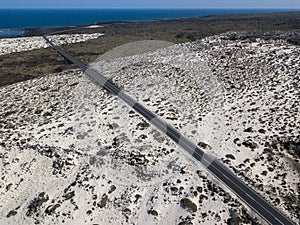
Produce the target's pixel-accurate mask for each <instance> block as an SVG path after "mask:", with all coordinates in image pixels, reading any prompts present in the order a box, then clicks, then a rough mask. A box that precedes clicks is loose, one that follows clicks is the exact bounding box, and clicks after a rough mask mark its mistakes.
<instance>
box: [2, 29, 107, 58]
mask: <svg viewBox="0 0 300 225" xmlns="http://www.w3.org/2000/svg"><path fill="white" fill-rule="evenodd" d="M103 35H104V34H100V33H95V34H62V35H51V36H50V37H51V39H52V40H53V41H55V43H56V44H57V45H63V44H71V43H78V42H84V41H87V40H89V39H95V38H98V37H101V36H103ZM48 47H49V45H47V43H45V40H44V39H43V37H30V38H28V37H21V38H3V39H0V55H5V54H9V53H13V52H22V51H29V50H33V49H39V48H48Z"/></svg>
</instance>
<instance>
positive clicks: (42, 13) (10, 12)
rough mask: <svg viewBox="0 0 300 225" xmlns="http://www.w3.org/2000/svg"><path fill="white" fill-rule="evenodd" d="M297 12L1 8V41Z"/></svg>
mask: <svg viewBox="0 0 300 225" xmlns="http://www.w3.org/2000/svg"><path fill="white" fill-rule="evenodd" d="M286 11H297V10H295V9H293V10H292V9H290V10H289V9H0V38H4V37H15V36H19V35H22V34H23V30H22V29H24V28H47V27H66V26H76V25H90V24H95V23H98V22H114V21H152V20H164V19H176V18H192V17H201V16H209V15H218V14H245V13H268V12H286Z"/></svg>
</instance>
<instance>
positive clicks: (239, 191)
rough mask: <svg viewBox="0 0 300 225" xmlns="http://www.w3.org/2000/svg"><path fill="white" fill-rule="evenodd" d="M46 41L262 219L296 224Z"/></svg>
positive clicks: (100, 76) (164, 124)
mask: <svg viewBox="0 0 300 225" xmlns="http://www.w3.org/2000/svg"><path fill="white" fill-rule="evenodd" d="M43 37H44V39H45V40H46V42H47V43H48V44H49V45H50V46H51V47H52V48H53V49H55V50H56V51H57V52H58V53H59V54H61V55H62V56H63V57H64V58H66V59H68V60H69V61H70V62H72V63H74V64H75V65H77V66H78V67H79V68H80V69H81V70H83V71H84V72H85V73H86V74H87V75H88V76H90V77H91V78H92V79H93V80H94V81H96V82H97V84H98V85H100V86H101V87H103V88H104V89H105V90H107V91H108V92H110V93H112V94H114V95H117V96H118V97H119V98H120V99H121V100H122V101H124V102H125V103H127V104H128V105H129V106H130V107H132V108H133V109H134V110H135V111H136V112H137V113H139V114H140V115H142V116H143V117H144V118H146V119H147V120H148V121H149V122H150V123H151V124H152V125H153V126H155V127H156V128H157V129H158V130H159V131H161V132H162V133H164V134H165V135H167V136H168V137H169V138H171V139H172V140H173V141H174V142H175V143H176V144H177V145H179V146H180V147H181V148H182V149H183V150H185V151H186V152H188V153H189V154H190V155H191V156H192V157H193V158H194V160H195V161H196V162H200V163H201V164H202V166H204V167H205V168H206V169H207V170H208V171H209V172H210V173H211V174H212V175H214V176H215V177H216V178H217V179H218V180H219V181H221V182H222V183H223V184H224V185H226V186H227V187H228V188H229V189H230V190H231V191H232V192H233V193H234V194H236V196H237V197H239V198H240V199H241V200H242V201H243V202H244V203H245V204H246V205H248V206H249V207H250V208H252V209H253V210H254V211H255V212H256V213H257V214H258V215H259V216H260V217H261V218H263V219H264V220H265V221H266V222H267V223H269V224H272V225H277V224H278V225H279V224H280V225H293V224H294V223H293V222H292V221H291V220H290V219H289V218H288V217H286V216H285V215H283V214H282V213H281V212H280V211H279V210H278V209H276V208H275V207H273V206H272V205H271V204H270V203H269V202H267V201H266V200H265V199H264V198H263V197H261V196H260V195H258V194H257V193H256V192H255V191H254V190H252V189H251V188H250V187H248V186H247V185H246V184H245V183H244V182H243V181H241V180H240V179H239V178H238V177H237V176H236V175H234V174H233V173H232V172H231V171H230V170H229V168H227V167H226V166H225V165H224V164H222V163H221V162H220V161H219V160H218V159H216V158H215V157H213V156H211V155H210V154H208V153H206V152H205V151H204V150H203V149H201V148H199V147H198V146H196V145H195V144H194V143H192V142H191V141H190V140H189V139H188V138H186V137H184V136H183V135H182V134H180V132H179V131H178V130H177V129H175V128H174V127H172V126H171V125H170V124H167V123H166V122H165V121H164V120H163V119H161V118H160V117H158V116H157V115H155V114H154V113H152V112H151V111H150V110H148V109H147V108H145V107H144V106H143V105H141V104H140V103H138V102H137V101H135V100H134V99H132V98H131V97H130V96H128V95H127V94H126V93H125V92H123V91H122V90H120V89H119V88H118V87H117V86H116V85H114V84H113V83H112V82H111V81H109V80H107V79H106V78H105V77H104V76H102V75H101V74H99V73H98V72H96V71H95V70H93V69H90V68H89V67H88V66H87V65H86V64H84V63H82V62H80V61H79V60H77V59H75V58H74V57H73V56H71V55H70V54H69V53H67V52H65V51H63V50H62V49H61V48H59V47H57V46H56V45H55V44H53V43H52V42H51V41H50V40H49V39H48V38H47V37H46V36H43Z"/></svg>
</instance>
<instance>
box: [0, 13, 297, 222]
mask: <svg viewBox="0 0 300 225" xmlns="http://www.w3.org/2000/svg"><path fill="white" fill-rule="evenodd" d="M299 15H300V13H286V14H271V15H269V14H268V15H242V16H241V15H238V16H217V17H207V18H193V19H179V20H178V19H177V20H168V21H154V22H147V23H146V22H145V23H144V22H135V23H124V22H119V23H101V24H99V25H101V27H95V26H93V27H86V26H85V27H84V28H83V27H80V29H81V30H80V31H72V32H66V33H64V34H62V35H60V36H56V37H55V38H56V41H57V42H60V44H61V45H63V49H65V50H66V51H68V52H71V54H73V55H74V57H76V58H78V59H79V60H82V61H84V62H85V63H92V62H95V60H96V59H98V57H99V56H101V55H102V54H104V53H107V52H109V51H110V50H113V49H115V47H116V46H120V45H123V44H129V47H130V46H136V45H137V43H140V42H139V41H144V40H150V42H152V41H155V40H164V41H168V42H173V43H175V45H173V46H170V47H168V48H165V49H160V50H159V51H155V52H151V53H149V54H148V53H146V54H142V55H139V54H137V55H136V54H133V55H129V56H127V57H124V58H115V59H114V60H108V62H106V63H107V64H105V65H106V67H105V68H108V69H107V71H105V73H106V75H107V76H109V77H112V81H113V82H115V83H116V84H117V85H118V86H120V87H122V89H123V90H124V91H126V92H127V93H128V94H129V95H131V96H133V97H135V98H136V99H139V101H140V102H141V103H142V104H144V105H147V107H149V108H150V109H151V110H152V111H156V110H157V114H159V115H160V116H162V117H164V118H166V119H167V122H169V123H171V124H173V125H174V126H176V127H179V128H180V130H181V131H182V132H183V133H185V134H186V135H187V136H189V137H190V138H191V139H192V140H193V142H195V143H198V145H199V146H200V147H203V148H205V149H206V150H207V151H211V152H212V153H213V154H214V155H216V156H217V157H218V158H219V159H220V160H222V161H223V163H224V164H226V165H227V166H228V167H230V168H231V169H232V171H233V172H234V173H235V174H236V175H237V176H238V177H239V178H240V179H242V180H243V181H244V182H246V183H247V184H248V185H249V186H250V187H252V188H253V189H254V190H256V191H257V192H258V193H259V194H260V195H262V196H263V197H265V198H266V199H267V200H268V201H270V202H271V203H272V204H273V205H274V206H276V207H277V208H279V209H280V210H281V211H282V212H283V213H284V214H286V215H287V216H288V217H290V218H291V219H292V220H293V221H294V222H295V223H299V216H298V212H299V207H300V203H299V200H298V199H299V191H298V189H299V181H298V179H297V178H298V177H299V173H300V168H299V161H300V155H299V146H300V138H299V129H300V127H299V125H300V123H299V122H298V121H299V113H298V112H299V111H300V108H299V106H300V104H299V103H300V102H299V98H298V96H299V94H300V93H299V82H300V80H299V78H300V77H299V69H298V68H299V62H300V58H299V52H300V45H299V44H300V41H299V40H300V39H299V37H300V22H299V20H300V16H299ZM61 29H64V28H53V30H49V29H44V28H41V29H34V30H31V32H32V33H30V35H31V36H28V37H24V38H22V39H21V40H20V39H18V41H19V43H20V44H15V43H14V41H15V40H17V39H14V38H12V39H5V40H4V39H2V40H1V39H0V43H4V41H8V43H4V44H3V46H2V47H3V49H6V50H7V49H8V48H11V50H20V52H13V53H12V52H11V50H7V53H6V54H4V55H0V81H1V83H0V99H1V101H0V120H1V123H0V133H1V135H0V159H1V160H0V172H1V174H2V175H1V176H2V180H1V182H0V193H1V195H0V202H1V204H0V215H1V217H0V223H1V224H24V223H27V224H33V223H36V224H38V223H39V224H62V223H66V224H76V223H77V224H109V223H111V222H112V221H113V223H115V224H128V223H130V224H136V223H137V224H145V223H146V224H216V223H220V224H221V223H222V224H228V225H234V224H237V223H239V224H263V222H262V221H261V220H260V219H259V218H258V217H257V216H256V215H253V213H252V212H251V210H249V209H248V208H247V207H245V206H244V205H243V204H242V203H241V202H240V200H239V199H237V198H236V196H235V195H234V194H232V193H231V192H230V190H228V189H226V188H225V187H223V186H222V185H221V184H220V183H219V182H218V181H217V180H215V178H213V177H211V176H210V175H209V174H207V173H206V172H205V170H204V169H203V168H202V167H198V166H195V165H194V164H193V163H191V161H190V159H189V158H185V157H183V156H182V154H181V152H180V150H179V149H178V146H176V145H175V144H173V143H172V142H170V141H169V140H168V139H167V138H165V137H164V136H162V135H161V134H160V133H158V132H157V131H155V130H154V129H153V128H152V127H151V126H150V125H149V124H148V123H147V122H146V121H144V120H143V119H141V118H140V117H139V116H138V115H136V114H135V113H134V112H133V111H131V110H130V109H129V108H126V107H125V106H124V105H123V104H122V103H120V102H119V101H118V100H116V99H115V98H114V97H113V96H112V95H109V94H107V93H106V92H105V91H104V90H102V89H101V88H99V87H98V86H96V85H94V84H93V83H91V82H90V80H89V79H88V78H87V77H86V76H85V75H84V74H83V73H82V72H81V71H79V70H78V69H74V66H73V65H70V64H68V63H66V61H65V60H64V59H63V58H62V57H60V56H59V55H58V54H57V53H56V52H54V51H53V50H51V49H49V48H46V49H45V47H47V46H46V45H45V42H43V39H42V38H41V36H40V35H42V34H45V33H46V32H48V33H49V32H53V31H56V30H57V31H58V30H61ZM95 34H99V36H94V37H95V38H90V37H93V35H95ZM100 34H101V35H100ZM102 34H104V35H102ZM81 40H82V41H81ZM75 42H76V43H75ZM130 43H131V45H130ZM132 43H134V44H132ZM143 43H145V42H142V44H143ZM14 44H15V45H14ZM21 45H23V47H22V46H21ZM21 47H22V48H21ZM33 47H36V48H35V49H33ZM128 49H129V50H133V48H131V47H130V48H127V50H128ZM112 52H113V53H114V50H113V51H112ZM112 55H114V54H112ZM178 59H179V60H178ZM178 62H179V63H178ZM93 65H97V64H93ZM100 65H101V62H100ZM191 68H192V69H191ZM216 87H220V89H218V88H216ZM212 89H216V92H213V93H212V92H211V91H212ZM210 93H212V94H210ZM128 171H130V173H128ZM128 174H130V175H128ZM11 199H14V201H12V200H11Z"/></svg>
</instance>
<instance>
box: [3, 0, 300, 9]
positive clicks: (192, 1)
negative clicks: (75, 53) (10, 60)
mask: <svg viewBox="0 0 300 225" xmlns="http://www.w3.org/2000/svg"><path fill="white" fill-rule="evenodd" d="M0 8H273V9H274V8H289V9H293V8H297V9H300V0H48V1H44V0H1V1H0Z"/></svg>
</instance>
